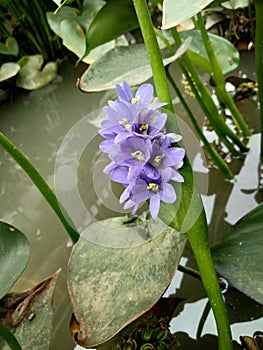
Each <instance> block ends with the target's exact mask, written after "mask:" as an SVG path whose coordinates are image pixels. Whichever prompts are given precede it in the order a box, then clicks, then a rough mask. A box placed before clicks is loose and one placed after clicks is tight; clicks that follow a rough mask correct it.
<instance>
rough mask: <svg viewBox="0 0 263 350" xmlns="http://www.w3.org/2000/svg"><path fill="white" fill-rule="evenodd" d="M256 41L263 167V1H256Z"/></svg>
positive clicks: (262, 159) (262, 160)
mask: <svg viewBox="0 0 263 350" xmlns="http://www.w3.org/2000/svg"><path fill="white" fill-rule="evenodd" d="M255 8H256V39H255V58H256V69H257V81H258V99H259V104H260V118H261V164H262V165H263V0H255Z"/></svg>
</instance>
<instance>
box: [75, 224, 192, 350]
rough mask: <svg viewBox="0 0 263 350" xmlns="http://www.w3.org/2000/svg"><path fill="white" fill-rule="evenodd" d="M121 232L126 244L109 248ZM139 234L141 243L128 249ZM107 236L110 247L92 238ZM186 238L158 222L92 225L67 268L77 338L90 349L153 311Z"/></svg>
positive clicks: (168, 281)
mask: <svg viewBox="0 0 263 350" xmlns="http://www.w3.org/2000/svg"><path fill="white" fill-rule="evenodd" d="M123 235H124V236H125V237H126V247H122V248H120V247H119V248H118V247H112V246H110V243H112V244H113V245H115V246H116V244H117V240H118V236H119V237H120V239H121V236H123ZM136 236H138V237H140V243H141V244H140V245H135V246H130V247H129V240H133V238H134V237H136ZM103 238H104V241H105V242H107V246H103V245H102V243H103V240H102V241H101V244H96V243H92V242H91V241H90V239H92V240H93V242H94V240H96V239H98V240H101V239H103ZM116 239H117V240H116ZM111 240H112V242H111ZM185 242H186V238H185V236H184V235H182V234H180V233H179V232H176V231H174V230H172V229H171V228H169V227H167V226H165V225H164V224H163V223H162V222H161V221H159V220H158V221H154V220H152V221H150V222H148V224H147V225H146V223H145V222H144V223H140V222H138V223H130V224H125V221H124V218H114V219H107V220H103V221H101V222H96V223H94V224H92V225H91V226H89V227H88V228H87V229H86V230H85V231H84V232H83V234H82V235H81V238H80V239H79V241H78V242H77V243H76V244H75V246H74V247H73V250H72V254H71V258H70V261H69V267H68V289H69V294H70V298H71V303H72V306H73V312H74V317H75V327H73V329H74V334H73V335H74V339H75V341H76V342H78V344H79V345H81V346H84V347H87V348H88V347H93V346H95V345H96V344H101V343H103V342H105V341H107V340H109V339H110V338H112V337H113V336H114V335H115V334H117V333H118V332H119V331H120V330H121V329H123V328H124V327H125V326H127V324H129V323H131V322H132V321H133V320H135V319H137V318H138V317H139V316H140V315H142V314H143V313H144V312H146V311H147V310H149V309H150V308H151V307H152V306H153V305H154V304H155V303H156V302H157V301H158V300H159V298H160V297H161V295H162V294H163V293H164V291H165V290H166V288H167V286H168V285H169V283H170V282H171V279H172V278H173V276H174V274H175V271H176V268H177V266H178V263H179V260H180V257H181V255H182V252H183V249H184V246H185Z"/></svg>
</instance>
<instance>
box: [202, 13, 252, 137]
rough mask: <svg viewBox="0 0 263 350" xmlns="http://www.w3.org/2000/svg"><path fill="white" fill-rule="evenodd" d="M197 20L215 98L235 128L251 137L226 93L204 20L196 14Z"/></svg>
mask: <svg viewBox="0 0 263 350" xmlns="http://www.w3.org/2000/svg"><path fill="white" fill-rule="evenodd" d="M197 20H198V27H199V29H200V31H201V35H202V39H203V43H204V46H205V49H206V53H207V56H208V58H209V62H210V65H211V69H212V72H213V79H214V82H215V90H216V93H217V96H218V98H219V100H220V101H221V102H223V103H224V104H225V105H226V106H227V107H228V108H229V110H230V111H231V114H232V119H233V121H234V123H235V125H236V126H237V128H238V129H239V130H241V131H242V132H243V134H244V135H245V136H249V135H251V132H250V130H249V128H248V126H247V124H246V123H245V121H244V119H243V118H242V116H241V114H240V113H239V110H238V109H237V107H236V105H235V103H234V101H233V99H232V98H231V97H230V96H229V94H228V93H227V91H226V84H225V78H224V75H223V72H222V68H221V66H220V63H219V61H218V59H217V57H216V55H215V53H214V50H213V47H212V44H211V41H210V39H209V36H208V33H207V30H206V28H205V24H204V19H203V16H202V14H201V13H198V15H197Z"/></svg>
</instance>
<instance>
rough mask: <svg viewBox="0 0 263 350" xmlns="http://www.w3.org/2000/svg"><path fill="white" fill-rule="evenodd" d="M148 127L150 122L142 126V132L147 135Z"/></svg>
mask: <svg viewBox="0 0 263 350" xmlns="http://www.w3.org/2000/svg"><path fill="white" fill-rule="evenodd" d="M148 127H149V125H148V124H142V125H141V126H140V129H139V130H140V132H141V133H142V134H143V135H147V131H148Z"/></svg>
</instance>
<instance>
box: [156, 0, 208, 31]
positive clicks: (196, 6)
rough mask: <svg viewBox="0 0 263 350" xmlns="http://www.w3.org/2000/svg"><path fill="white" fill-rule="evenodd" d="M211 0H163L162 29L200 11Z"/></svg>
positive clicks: (172, 25) (173, 25) (181, 21)
mask: <svg viewBox="0 0 263 350" xmlns="http://www.w3.org/2000/svg"><path fill="white" fill-rule="evenodd" d="M212 1H213V0H184V1H176V0H164V2H163V22H162V29H169V28H173V27H175V26H177V25H178V24H180V23H183V22H184V21H186V20H187V19H188V18H191V17H193V16H195V15H196V14H197V13H198V12H201V11H202V10H203V9H204V8H205V7H206V6H207V5H209V4H210V3H211V2H212Z"/></svg>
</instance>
